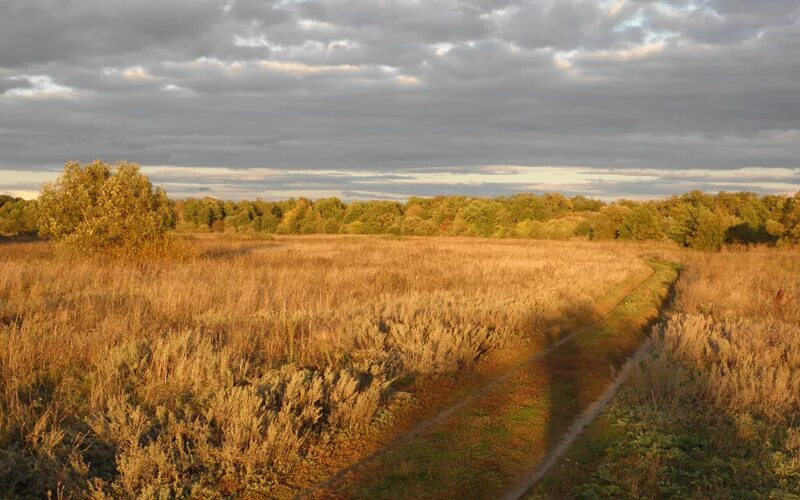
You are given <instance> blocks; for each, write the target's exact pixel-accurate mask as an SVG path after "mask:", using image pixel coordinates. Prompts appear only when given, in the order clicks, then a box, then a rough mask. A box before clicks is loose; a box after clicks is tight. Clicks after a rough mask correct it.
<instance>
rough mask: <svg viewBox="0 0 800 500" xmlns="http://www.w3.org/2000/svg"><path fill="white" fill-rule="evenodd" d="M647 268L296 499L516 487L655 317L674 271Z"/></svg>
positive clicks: (498, 492) (491, 494)
mask: <svg viewBox="0 0 800 500" xmlns="http://www.w3.org/2000/svg"><path fill="white" fill-rule="evenodd" d="M650 265H651V267H652V268H653V273H652V274H651V275H650V276H649V277H648V278H647V279H645V280H644V282H643V283H641V284H640V285H639V286H638V287H637V288H636V289H635V290H634V291H633V292H632V293H630V294H628V295H627V296H626V297H624V300H622V301H620V302H618V303H617V304H616V305H615V307H613V309H612V310H611V311H610V312H609V313H608V314H607V315H606V316H605V317H604V318H603V319H602V320H601V321H600V322H598V323H597V324H596V325H594V326H592V327H588V328H583V329H580V330H578V331H576V332H574V333H573V334H571V335H569V336H567V337H564V338H562V339H561V340H559V341H558V342H557V343H555V344H553V345H552V346H550V347H549V348H548V349H547V350H545V351H542V352H539V353H538V354H536V355H534V356H533V357H531V358H530V359H528V360H527V361H526V362H525V363H522V364H520V365H517V366H516V367H514V368H513V369H512V370H510V371H508V372H506V373H505V374H503V375H501V376H499V377H497V378H495V379H493V380H491V381H490V382H488V383H487V384H485V385H484V386H483V387H481V388H480V389H479V390H477V391H476V392H474V393H472V394H471V395H469V396H467V397H466V398H464V399H462V400H461V401H459V402H457V403H455V404H453V405H452V406H450V407H449V408H447V409H445V410H443V411H442V412H440V413H438V414H437V415H436V416H434V417H433V418H431V419H428V420H426V421H424V422H422V423H420V424H418V425H417V426H416V427H414V428H413V429H412V430H410V431H408V432H406V433H405V434H402V435H401V436H400V437H398V438H397V439H396V440H395V441H394V442H392V443H391V444H390V445H389V446H387V447H385V448H383V449H381V450H379V451H378V452H376V453H374V454H372V455H370V456H369V457H367V458H366V459H364V460H362V461H360V462H358V463H356V464H354V465H353V466H350V467H348V468H346V469H344V470H342V471H340V472H339V473H338V474H336V475H334V476H333V477H331V478H330V479H328V480H327V481H325V482H324V483H321V484H319V485H317V487H316V488H314V489H312V490H308V491H306V492H304V494H302V495H301V496H310V497H316V498H339V497H351V498H398V497H399V498H441V497H456V496H466V497H469V498H495V497H498V496H502V495H503V494H505V493H508V492H509V491H511V492H514V491H515V488H516V490H520V489H522V490H521V491H524V489H527V488H524V487H525V486H526V485H527V483H528V482H530V480H531V477H533V476H532V472H531V467H532V466H535V465H536V464H538V463H541V462H542V461H543V460H545V459H546V457H547V456H548V452H550V453H551V454H552V450H554V449H556V448H557V447H558V445H559V443H562V446H563V439H564V438H563V436H564V435H565V433H567V432H568V431H569V430H570V425H571V424H572V423H573V422H574V421H575V420H576V419H577V418H579V417H580V416H581V414H582V412H583V411H584V409H585V408H586V407H587V406H589V405H590V404H591V403H593V402H595V401H596V400H597V399H598V398H600V397H601V396H603V395H604V393H605V391H606V389H607V386H608V384H609V383H611V382H612V381H613V380H614V374H613V371H614V369H618V368H619V367H621V366H622V365H623V364H624V363H625V361H626V360H627V359H628V358H629V357H630V356H631V355H632V354H633V353H634V352H636V350H637V349H638V348H639V346H640V344H641V341H642V334H643V331H644V330H645V329H646V327H647V325H648V324H649V323H650V322H652V321H653V320H654V319H655V318H656V317H657V316H658V314H659V312H660V308H661V305H662V303H663V302H664V300H665V299H666V297H667V295H668V289H669V287H670V285H671V284H672V283H673V282H674V280H675V278H676V277H677V271H676V270H675V268H674V267H673V266H671V265H668V264H665V263H660V262H651V263H650ZM584 425H585V424H584ZM536 473H537V472H536V471H534V472H533V474H536Z"/></svg>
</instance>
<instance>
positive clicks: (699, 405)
mask: <svg viewBox="0 0 800 500" xmlns="http://www.w3.org/2000/svg"><path fill="white" fill-rule="evenodd" d="M673 258H679V259H680V260H681V261H683V262H684V266H685V269H684V271H683V273H682V276H681V278H680V279H679V281H678V283H677V286H676V293H675V300H674V303H673V305H672V306H671V307H670V308H669V309H668V310H667V311H666V314H665V317H664V319H663V321H662V322H661V323H659V324H658V325H657V326H656V328H654V330H653V333H652V339H653V343H654V349H653V352H652V354H651V355H650V356H648V357H647V358H646V359H645V361H644V363H643V364H642V365H641V366H640V367H639V369H638V370H636V371H635V373H634V376H633V377H632V379H631V381H630V383H629V384H628V385H627V386H626V387H625V388H624V390H623V391H622V392H621V394H620V395H619V397H618V398H617V400H616V401H615V402H614V403H613V404H612V405H611V407H610V408H609V410H608V411H607V412H606V413H605V414H604V415H603V416H602V417H601V418H600V419H598V420H597V421H596V422H595V423H594V424H593V425H592V426H590V428H589V429H588V430H587V432H586V433H585V434H584V436H583V437H582V438H581V439H580V440H579V441H578V442H577V443H576V445H575V446H573V448H572V449H571V451H570V452H569V453H568V454H567V456H566V457H565V458H564V459H563V460H561V462H560V463H559V464H558V465H557V466H556V467H555V468H554V470H553V471H552V472H551V474H550V476H549V477H546V478H545V480H544V481H543V482H542V483H541V484H539V485H538V486H537V488H536V489H534V491H533V492H532V494H531V497H533V498H565V497H582V498H598V497H600V498H604V497H622V498H642V497H645V498H688V497H691V498H796V497H797V495H798V494H800V426H798V423H799V422H800V252H798V251H797V250H796V249H795V250H792V249H783V250H779V249H774V248H772V249H770V248H746V247H743V248H733V249H728V250H726V251H723V252H720V253H714V254H707V253H682V254H680V255H674V256H673Z"/></svg>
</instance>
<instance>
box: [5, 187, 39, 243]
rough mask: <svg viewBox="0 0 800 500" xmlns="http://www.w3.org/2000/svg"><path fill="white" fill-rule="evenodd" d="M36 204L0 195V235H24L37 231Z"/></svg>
mask: <svg viewBox="0 0 800 500" xmlns="http://www.w3.org/2000/svg"><path fill="white" fill-rule="evenodd" d="M36 217H37V216H36V202H35V201H27V200H23V199H22V198H14V197H11V196H8V195H0V235H4V236H13V235H26V234H35V233H36V231H37V221H36Z"/></svg>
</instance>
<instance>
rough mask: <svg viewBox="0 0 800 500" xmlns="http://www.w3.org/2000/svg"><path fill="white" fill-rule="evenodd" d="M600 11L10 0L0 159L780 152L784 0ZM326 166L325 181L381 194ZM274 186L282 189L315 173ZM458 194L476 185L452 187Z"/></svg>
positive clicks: (353, 165)
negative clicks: (36, 81)
mask: <svg viewBox="0 0 800 500" xmlns="http://www.w3.org/2000/svg"><path fill="white" fill-rule="evenodd" d="M612 6H613V3H612V2H601V1H599V0H597V1H592V0H564V1H558V2H556V1H549V0H548V1H523V0H463V1H456V0H432V1H426V2H406V1H400V0H398V1H394V2H381V3H376V2H374V1H371V0H313V1H280V2H278V1H276V2H261V1H255V0H233V1H229V2H223V1H218V2H212V1H206V0H202V1H188V0H185V1H179V2H167V3H165V2H157V1H155V0H137V1H134V2H124V3H123V2H109V1H105V0H104V1H99V0H98V1H83V2H57V1H55V0H30V1H26V2H7V3H5V4H3V5H0V117H1V118H0V130H1V131H2V134H0V167H5V168H22V169H31V170H33V169H41V168H47V169H55V168H57V167H58V165H60V164H63V162H64V161H65V160H67V159H77V160H82V161H87V160H91V159H94V158H97V157H102V158H104V159H107V160H109V161H114V160H117V159H128V160H133V161H138V162H140V163H142V164H169V165H178V166H198V165H219V166H227V167H233V168H244V167H257V166H264V167H274V168H284V169H297V170H308V171H310V172H311V171H314V170H315V169H323V168H336V169H340V170H347V169H370V170H373V171H376V172H385V173H389V172H392V171H397V170H403V171H414V172H452V173H465V172H470V171H474V170H475V169H479V168H480V167H481V166H482V165H488V164H521V165H576V166H587V167H618V168H644V167H649V168H657V169H663V170H665V171H666V170H669V169H672V168H706V169H707V168H717V169H729V168H738V167H746V166H764V167H769V166H789V167H794V166H797V165H798V158H800V126H799V125H798V123H800V105H798V103H799V102H800V91H799V90H798V86H797V82H798V81H800V57H798V54H800V26H798V22H800V21H798V19H799V18H798V16H799V14H798V13H799V12H800V5H798V4H797V3H796V2H788V1H780V0H765V1H763V2H762V1H759V2H755V1H745V0H728V1H723V0H714V1H708V2H702V3H699V2H689V1H688V0H687V1H683V0H675V1H660V2H656V1H653V0H648V1H642V0H628V1H627V2H625V3H621V4H618V5H617V6H616V7H614V8H613V9H612ZM236 37H240V38H239V39H240V41H241V40H244V41H245V42H246V43H239V45H236V44H235V43H234V40H236V39H237V38H236ZM248 44H249V45H252V46H249V47H248V46H242V45H248ZM139 67H141V68H139ZM126 70H127V71H128V72H127V73H126ZM24 75H46V76H49V77H50V78H52V81H53V82H54V84H56V85H62V86H67V87H70V88H72V89H74V90H75V92H74V95H72V94H70V95H69V96H67V97H65V96H59V95H50V94H47V92H45V91H41V92H39V93H38V94H36V95H33V96H27V97H26V96H19V95H16V94H14V93H13V92H12V93H9V92H8V91H9V90H11V89H20V88H28V89H29V90H31V89H32V87H31V84H30V82H29V81H27V80H26V79H25V77H24ZM33 90H35V89H33ZM17 94H19V93H17ZM329 180H330V183H329V184H328V180H326V181H324V182H325V183H326V184H325V188H326V189H329V188H331V189H332V188H336V187H337V186H338V187H339V188H341V189H345V188H346V189H349V190H351V191H353V192H368V191H369V192H382V191H385V192H387V193H389V192H390V191H391V190H393V189H399V188H396V186H395V184H392V187H387V188H386V190H382V189H379V188H376V187H375V186H371V187H369V188H367V187H364V186H351V185H349V184H347V185H346V183H347V182H354V181H353V179H349V180H348V179H344V178H330V179H329ZM757 180H758V179H752V180H751V182H756V181H757ZM186 181H187V182H189V179H186ZM195 181H196V183H198V184H203V183H204V181H203V180H202V179H195ZM290 181H291V179H283V180H281V182H280V183H279V184H278V185H280V186H286V187H287V189H288V188H289V187H291V188H293V189H294V188H296V187H297V185H298V184H299V183H309V184H311V183H315V184H314V185H315V186H316V185H318V184H319V182H323V181H315V180H314V179H312V178H310V177H308V176H296V177H295V181H296V182H294V183H291V182H290ZM379 181H380V179H379ZM383 182H384V184H386V185H389V184H390V183H389V180H388V179H384V180H383ZM205 184H207V185H212V184H211V183H210V182H208V183H205ZM290 184H291V185H290ZM664 186H667V187H669V186H671V187H675V188H676V189H677V187H678V185H675V184H667V183H666V181H665V184H663V185H659V187H658V189H662V190H663V189H664ZM681 186H683V184H681ZM597 187H598V189H602V190H615V189H616V190H623V189H628V188H629V187H630V186H626V185H623V184H610V183H598V185H597ZM419 189H420V190H422V191H424V192H426V193H427V192H432V190H433V189H434V187H431V188H430V189H431V190H430V191H425V190H424V189H423V188H422V187H420V188H419ZM458 189H464V190H468V191H470V192H473V191H475V190H478V191H479V190H480V188H473V187H468V186H464V185H456V186H455V187H453V188H452V190H451V191H448V192H457V190H458ZM492 189H499V188H498V187H497V186H495V187H492ZM630 189H633V188H632V187H630ZM637 189H638V188H637ZM641 189H645V188H641Z"/></svg>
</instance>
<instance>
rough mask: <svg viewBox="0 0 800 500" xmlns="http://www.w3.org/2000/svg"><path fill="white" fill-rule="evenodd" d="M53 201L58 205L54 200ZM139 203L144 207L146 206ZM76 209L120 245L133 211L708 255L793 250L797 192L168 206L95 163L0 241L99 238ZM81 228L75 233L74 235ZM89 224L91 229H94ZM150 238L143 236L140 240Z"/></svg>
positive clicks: (228, 225)
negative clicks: (661, 245) (632, 245)
mask: <svg viewBox="0 0 800 500" xmlns="http://www.w3.org/2000/svg"><path fill="white" fill-rule="evenodd" d="M117 175H119V180H116V179H117ZM54 189H55V191H54ZM55 193H58V196H59V197H58V198H54V194H55ZM136 193H144V194H147V196H143V195H142V194H136ZM54 200H57V202H56V201H54ZM87 200H94V201H91V202H90V201H87ZM115 200H116V201H115ZM143 200H149V201H147V203H146V204H145V205H146V206H145V205H143ZM81 204H84V205H87V204H94V205H97V206H96V207H95V208H96V211H97V212H98V217H99V219H96V220H100V221H101V222H100V224H101V226H98V227H106V226H108V227H111V225H110V224H111V222H110V221H108V220H105V219H108V217H109V215H108V214H109V213H116V215H117V216H118V218H119V219H120V220H128V221H129V222H130V224H124V225H121V226H120V227H123V228H124V229H122V230H118V231H117V233H119V234H115V233H114V232H113V231H111V232H108V231H106V232H105V234H106V235H107V236H108V235H110V236H109V237H112V238H118V239H119V238H121V237H122V233H126V234H127V232H128V231H129V230H132V228H138V227H141V224H140V223H138V222H135V221H134V219H135V218H131V217H129V216H130V215H131V214H130V213H127V214H126V213H125V212H131V211H132V210H134V208H131V207H135V210H139V211H143V213H145V212H146V211H147V210H154V209H155V208H154V207H157V208H158V210H156V212H157V215H156V216H154V217H151V219H153V221H152V224H151V225H152V226H153V227H162V226H166V227H168V228H171V229H175V230H178V231H187V232H189V231H192V232H194V231H204V232H233V233H252V234H259V233H267V234H315V233H325V234H393V235H398V236H400V235H410V236H433V235H450V236H480V237H493V238H533V239H557V240H563V239H569V238H573V237H584V238H588V239H591V240H614V239H620V240H639V241H643V240H672V241H675V242H677V243H678V244H680V245H683V246H686V247H691V248H697V249H702V250H715V249H718V248H720V247H721V246H722V245H725V244H754V243H765V244H777V245H785V244H798V243H800V192H798V193H797V194H795V195H794V196H786V195H763V196H761V195H758V194H756V193H750V192H736V193H728V192H720V193H718V194H713V195H712V194H707V193H703V192H701V191H691V192H689V193H685V194H683V195H680V196H672V197H670V198H667V199H661V200H650V201H633V200H618V201H614V202H610V203H606V202H603V201H600V200H596V199H591V198H587V197H584V196H573V197H566V196H563V195H561V194H558V193H548V194H541V195H537V194H532V193H520V194H516V195H513V196H501V197H495V198H481V197H467V196H437V197H432V198H420V197H412V198H409V199H408V200H407V201H405V202H398V201H386V200H371V201H353V202H350V203H346V202H344V201H342V200H340V199H338V198H323V199H318V200H313V201H312V200H310V199H307V198H290V199H288V200H283V201H265V200H260V199H257V200H242V201H223V200H218V199H215V198H209V197H206V198H188V199H184V200H168V199H167V198H166V195H164V194H163V191H153V189H152V187H150V184H149V181H148V180H147V178H146V176H144V175H143V174H141V173H140V172H139V171H138V167H137V166H136V165H133V164H120V165H118V166H117V167H116V169H114V168H111V167H109V166H108V165H105V164H103V163H102V162H94V163H91V164H87V165H86V166H84V167H81V166H80V165H79V164H77V163H75V162H70V163H68V164H67V166H66V167H65V173H64V175H62V177H61V178H59V181H57V183H56V184H55V185H46V186H45V187H44V188H43V191H42V196H41V197H40V198H39V199H38V200H31V201H27V200H23V199H20V198H13V197H10V196H7V195H0V234H3V235H14V234H37V233H39V234H48V235H51V236H52V235H54V234H56V233H57V230H58V228H63V227H69V228H73V226H74V227H76V228H77V227H80V228H81V231H88V232H89V233H91V234H97V233H98V232H99V230H98V229H97V228H95V229H93V226H92V225H91V224H89V222H88V221H89V219H86V220H83V219H81V218H86V213H87V207H82V206H81ZM126 207H127V208H126ZM117 212H119V213H117ZM65 214H66V215H65ZM101 216H102V217H101ZM54 217H57V218H59V217H60V218H59V219H58V224H55V223H54V222H53V221H54V220H56V219H54ZM79 219H80V220H82V222H81V225H80V226H76V222H75V221H78V220H79ZM93 220H95V219H93ZM96 220H95V222H92V224H95V225H97V222H96ZM137 220H138V219H137ZM70 231H72V229H70ZM120 231H121V232H120ZM154 231H155V230H154ZM139 232H141V231H139ZM149 232H152V231H149ZM149 232H144V233H143V234H145V236H143V238H145V237H146V234H149Z"/></svg>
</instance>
